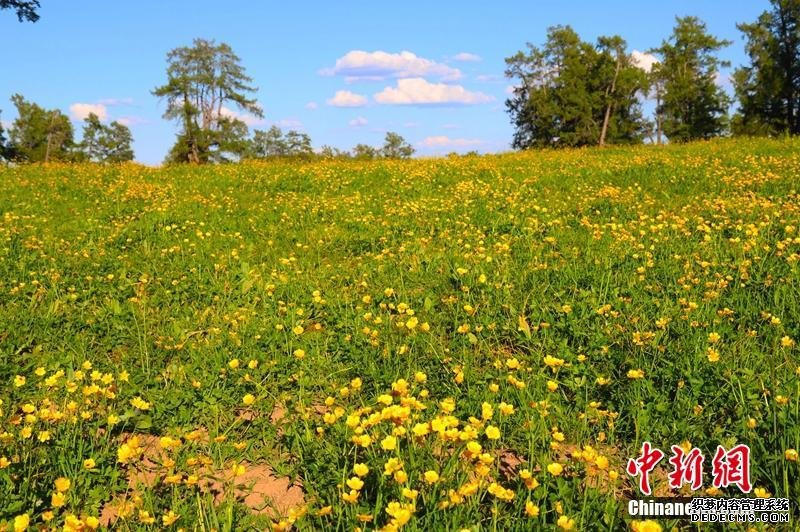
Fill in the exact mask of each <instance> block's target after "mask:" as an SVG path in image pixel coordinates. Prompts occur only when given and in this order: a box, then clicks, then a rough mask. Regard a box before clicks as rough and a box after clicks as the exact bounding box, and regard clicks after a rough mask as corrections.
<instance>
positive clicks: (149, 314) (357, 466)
mask: <svg viewBox="0 0 800 532" xmlns="http://www.w3.org/2000/svg"><path fill="white" fill-rule="evenodd" d="M798 176H800V141H799V140H797V139H787V140H748V139H739V140H717V141H713V142H705V143H694V144H687V145H682V146H661V147H655V146H639V147H629V148H626V147H614V148H606V149H575V150H560V151H549V150H542V151H532V152H525V153H511V154H503V155H487V156H471V157H450V158H441V159H417V160H406V161H400V160H382V161H352V160H351V161H338V160H323V161H312V162H292V161H284V162H281V161H274V162H269V161H268V162H260V163H245V164H236V165H216V166H205V167H191V166H174V167H164V168H147V167H143V166H138V165H134V164H123V165H110V166H101V165H58V164H54V165H53V164H51V165H30V166H21V167H16V168H6V169H0V383H2V384H0V523H7V524H6V528H7V529H8V530H24V529H25V528H26V527H27V528H28V529H30V530H34V529H40V528H47V529H64V530H89V529H101V528H105V527H113V528H115V529H119V530H147V529H151V530H157V529H164V528H168V527H169V528H172V529H176V530H177V529H184V530H189V529H193V530H203V531H210V530H233V529H237V530H241V529H269V528H270V527H272V528H274V529H278V530H284V529H290V528H294V529H299V530H354V529H361V530H373V529H384V530H396V529H400V528H404V529H407V530H460V529H469V530H478V529H480V530H504V531H505V530H538V529H563V530H570V529H574V530H620V529H633V530H640V531H641V530H648V531H649V530H661V529H662V528H663V529H665V530H668V529H670V528H671V527H672V526H678V527H680V528H691V525H689V524H688V523H685V522H679V521H675V520H672V521H670V520H661V521H658V522H655V521H646V520H631V519H630V518H629V517H627V515H626V513H625V510H624V509H625V500H626V498H629V497H633V496H638V495H637V494H638V488H637V482H638V481H637V479H635V478H633V477H631V476H629V475H628V474H627V473H626V463H627V461H628V459H629V458H633V457H636V456H637V455H639V452H640V448H641V446H642V443H643V442H644V441H650V442H652V444H653V445H654V446H657V447H659V448H661V449H663V450H665V452H666V453H667V454H669V449H670V448H671V446H673V445H678V446H681V447H682V448H685V449H687V450H688V449H689V448H691V447H697V448H699V449H701V450H703V452H704V453H705V454H706V473H705V477H704V479H703V487H702V488H701V492H702V493H705V494H708V495H709V496H713V495H717V494H721V493H724V494H728V495H737V494H738V495H740V496H741V492H740V491H739V489H738V488H736V487H728V488H724V489H718V488H714V487H713V486H712V485H711V480H710V479H711V470H710V467H711V466H710V463H711V462H710V459H711V456H712V455H713V452H714V450H715V449H716V448H717V446H718V445H722V446H723V447H725V448H730V447H732V446H734V445H737V444H746V445H748V446H749V448H750V449H751V464H750V467H751V469H750V476H751V479H752V485H753V491H752V492H751V493H750V494H749V495H748V496H751V497H766V496H774V497H788V498H790V499H792V500H796V499H797V497H798V492H799V491H800V474H798V464H797V450H796V449H798V448H800V427H798V422H799V421H800V415H799V413H798V409H799V407H800V401H799V400H798V395H799V393H800V368H799V367H798V346H797V342H798V341H800V323H798V317H800V272H799V271H798V261H799V260H800V232H799V231H800V195H799V194H798V187H800V181H799V180H798ZM667 469H668V464H667V463H666V459H665V460H664V462H663V463H662V464H661V465H660V466H659V467H658V468H657V469H656V471H655V472H654V473H653V476H652V479H651V480H652V482H653V485H654V488H653V489H654V492H655V493H656V494H659V495H670V493H671V492H670V490H669V489H667V487H666V486H665V484H666V470H667ZM688 489H689V487H688V486H685V487H684V491H683V493H688V491H687V490H688ZM674 494H675V493H672V495H674ZM794 512H795V513H794V516H793V518H797V517H798V516H797V513H796V512H797V510H796V506H795V507H794ZM747 526H750V525H747ZM747 526H746V525H742V529H746V528H747ZM0 528H2V525H1V524H0ZM755 529H764V528H763V527H762V526H761V525H755Z"/></svg>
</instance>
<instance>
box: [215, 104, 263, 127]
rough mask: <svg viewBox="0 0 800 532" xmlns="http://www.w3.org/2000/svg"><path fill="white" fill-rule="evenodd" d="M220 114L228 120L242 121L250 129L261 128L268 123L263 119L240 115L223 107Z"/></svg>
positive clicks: (244, 114)
mask: <svg viewBox="0 0 800 532" xmlns="http://www.w3.org/2000/svg"><path fill="white" fill-rule="evenodd" d="M220 114H222V116H225V117H228V118H235V119H238V120H241V121H242V122H244V123H245V124H247V125H248V126H250V127H253V126H261V125H264V124H266V121H265V120H264V119H263V118H259V117H257V116H253V115H251V114H248V113H240V112H238V111H234V110H233V109H229V108H228V107H222V109H220Z"/></svg>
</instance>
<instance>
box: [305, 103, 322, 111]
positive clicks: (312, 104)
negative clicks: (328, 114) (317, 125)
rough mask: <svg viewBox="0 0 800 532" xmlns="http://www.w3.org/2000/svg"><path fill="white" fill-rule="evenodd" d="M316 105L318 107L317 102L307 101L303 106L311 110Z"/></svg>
mask: <svg viewBox="0 0 800 532" xmlns="http://www.w3.org/2000/svg"><path fill="white" fill-rule="evenodd" d="M317 107H319V106H318V105H317V102H308V103H307V104H306V105H305V108H306V109H309V110H311V111H313V110H314V109H316V108H317Z"/></svg>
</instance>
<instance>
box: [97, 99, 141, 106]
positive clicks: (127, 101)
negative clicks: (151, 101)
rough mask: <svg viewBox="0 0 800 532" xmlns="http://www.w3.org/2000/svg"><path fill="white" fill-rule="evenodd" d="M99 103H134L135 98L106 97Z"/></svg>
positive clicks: (110, 104) (112, 104)
mask: <svg viewBox="0 0 800 532" xmlns="http://www.w3.org/2000/svg"><path fill="white" fill-rule="evenodd" d="M97 103H101V104H103V105H108V106H109V107H111V106H114V105H133V98H106V99H104V100H100V101H99V102H97Z"/></svg>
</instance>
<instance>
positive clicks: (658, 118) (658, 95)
mask: <svg viewBox="0 0 800 532" xmlns="http://www.w3.org/2000/svg"><path fill="white" fill-rule="evenodd" d="M660 107H661V93H660V92H658V88H656V144H658V145H659V146H660V145H661V111H660V110H659V108H660Z"/></svg>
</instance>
